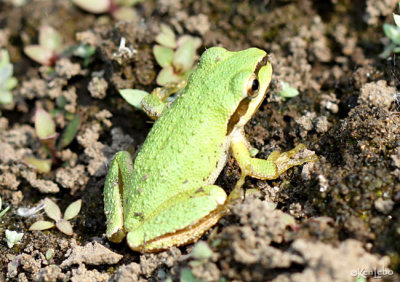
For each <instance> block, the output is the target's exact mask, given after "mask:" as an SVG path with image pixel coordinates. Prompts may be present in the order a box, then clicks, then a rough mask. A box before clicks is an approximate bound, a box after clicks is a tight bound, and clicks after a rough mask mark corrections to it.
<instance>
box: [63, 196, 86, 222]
mask: <svg viewBox="0 0 400 282" xmlns="http://www.w3.org/2000/svg"><path fill="white" fill-rule="evenodd" d="M81 206H82V200H77V201H75V202H73V203H71V204H70V205H69V206H68V207H67V209H66V210H65V213H64V219H65V220H70V219H73V218H74V217H75V216H77V215H78V214H79V212H80V210H81Z"/></svg>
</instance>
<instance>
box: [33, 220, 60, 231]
mask: <svg viewBox="0 0 400 282" xmlns="http://www.w3.org/2000/svg"><path fill="white" fill-rule="evenodd" d="M54 226H55V225H54V223H53V222H50V221H45V220H39V221H36V222H35V223H34V224H32V225H31V227H29V230H31V231H38V230H47V229H50V228H53V227H54Z"/></svg>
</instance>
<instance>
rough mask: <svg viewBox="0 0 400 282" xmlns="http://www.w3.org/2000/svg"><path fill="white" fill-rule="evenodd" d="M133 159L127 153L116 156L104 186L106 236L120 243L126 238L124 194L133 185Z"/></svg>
mask: <svg viewBox="0 0 400 282" xmlns="http://www.w3.org/2000/svg"><path fill="white" fill-rule="evenodd" d="M132 173H133V162H132V157H131V155H130V153H129V152H127V151H120V152H118V153H116V154H115V156H114V158H113V160H112V162H111V165H110V169H109V171H108V173H107V177H106V181H105V184H104V211H105V214H106V217H107V232H106V236H107V238H108V239H109V240H110V241H111V242H115V243H119V242H121V241H122V240H123V239H124V238H125V234H126V231H125V229H124V215H123V202H122V192H123V189H129V185H132V184H131V182H132V178H131V175H132Z"/></svg>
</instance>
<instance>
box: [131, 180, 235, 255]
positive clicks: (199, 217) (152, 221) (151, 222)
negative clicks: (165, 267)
mask: <svg viewBox="0 0 400 282" xmlns="http://www.w3.org/2000/svg"><path fill="white" fill-rule="evenodd" d="M226 198H227V196H226V193H225V191H224V190H223V189H222V188H221V187H219V186H216V185H206V186H203V187H200V188H198V189H196V190H194V191H193V190H192V191H188V192H182V193H180V194H178V195H175V196H174V197H173V198H171V199H168V200H167V201H165V202H164V203H163V204H162V205H161V206H159V207H158V209H157V210H156V211H154V212H153V213H152V214H151V215H150V216H149V217H147V218H145V220H144V221H143V224H142V225H140V226H137V228H135V229H134V230H129V232H128V234H127V242H128V245H129V247H130V248H131V249H132V250H134V251H139V252H157V251H160V250H165V249H167V248H169V247H171V246H181V245H185V244H189V243H192V242H195V241H196V240H197V239H198V238H200V237H201V236H202V235H203V234H204V232H206V231H207V230H209V229H210V227H212V226H213V225H215V224H216V223H217V222H218V220H219V219H220V218H221V217H222V216H224V215H225V214H226V212H227V207H226Z"/></svg>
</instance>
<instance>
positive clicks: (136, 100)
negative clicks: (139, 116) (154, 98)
mask: <svg viewBox="0 0 400 282" xmlns="http://www.w3.org/2000/svg"><path fill="white" fill-rule="evenodd" d="M119 94H121V96H122V98H124V99H125V101H127V102H128V103H129V104H130V105H132V106H134V107H135V108H137V109H140V110H141V109H142V100H143V98H144V97H146V96H147V95H149V93H148V92H146V91H144V90H140V89H120V90H119Z"/></svg>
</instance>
